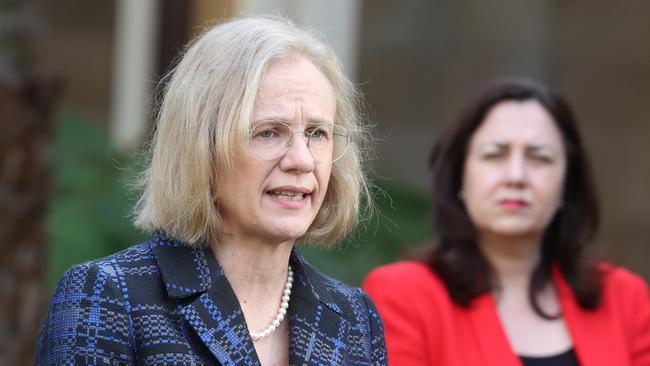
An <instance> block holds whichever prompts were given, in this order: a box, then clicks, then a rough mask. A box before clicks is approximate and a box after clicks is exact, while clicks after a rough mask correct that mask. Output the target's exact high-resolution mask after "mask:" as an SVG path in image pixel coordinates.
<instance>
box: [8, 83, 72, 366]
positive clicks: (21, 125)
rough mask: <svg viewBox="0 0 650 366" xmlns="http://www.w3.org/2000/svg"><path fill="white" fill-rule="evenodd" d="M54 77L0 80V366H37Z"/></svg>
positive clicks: (44, 298) (44, 296)
mask: <svg viewBox="0 0 650 366" xmlns="http://www.w3.org/2000/svg"><path fill="white" fill-rule="evenodd" d="M59 84H60V83H59V82H58V81H56V80H55V79H53V78H51V77H50V78H44V77H34V78H31V79H27V80H21V81H17V82H16V81H15V80H14V82H3V81H2V80H0V309H1V310H0V365H30V364H32V363H33V361H32V357H33V350H34V342H35V339H36V335H37V333H38V329H39V326H40V323H41V321H42V317H43V315H44V313H45V309H44V307H45V305H46V301H47V297H48V292H47V291H46V290H45V269H46V265H47V261H46V253H47V247H48V246H47V242H48V240H47V227H46V214H47V207H48V201H49V198H50V194H51V192H52V174H51V172H52V162H53V161H52V160H53V153H52V125H53V123H52V113H51V112H52V107H53V102H54V96H55V95H56V94H57V93H56V91H57V90H58V89H59Z"/></svg>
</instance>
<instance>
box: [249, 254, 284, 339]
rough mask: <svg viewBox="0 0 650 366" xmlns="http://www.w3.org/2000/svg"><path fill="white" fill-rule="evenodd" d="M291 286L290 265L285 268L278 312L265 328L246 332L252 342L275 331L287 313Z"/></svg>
mask: <svg viewBox="0 0 650 366" xmlns="http://www.w3.org/2000/svg"><path fill="white" fill-rule="evenodd" d="M292 286H293V270H292V269H291V266H289V269H288V270H287V281H286V282H285V284H284V290H283V291H282V301H281V302H280V308H279V309H278V313H277V314H276V315H275V318H273V321H272V322H271V324H269V325H267V326H266V328H264V329H262V330H261V331H260V332H252V331H251V330H249V331H248V333H249V334H250V336H251V339H253V342H256V341H259V340H260V339H262V338H264V337H268V336H269V335H270V334H271V333H273V332H275V330H276V329H278V327H279V326H280V323H281V322H282V321H283V320H284V316H285V315H286V314H287V309H288V308H289V297H290V296H291V287H292Z"/></svg>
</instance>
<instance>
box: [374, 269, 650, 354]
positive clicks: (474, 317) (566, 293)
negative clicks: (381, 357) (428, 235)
mask: <svg viewBox="0 0 650 366" xmlns="http://www.w3.org/2000/svg"><path fill="white" fill-rule="evenodd" d="M602 268H603V270H604V271H605V273H606V274H605V276H604V287H603V298H602V304H601V306H600V307H599V308H598V309H596V310H594V311H586V310H583V309H581V308H580V307H579V306H578V304H577V302H576V300H575V298H574V296H573V293H572V291H571V289H570V288H569V286H568V284H567V283H566V281H565V280H564V278H563V277H562V275H561V274H560V273H559V271H557V270H556V271H554V273H553V281H554V282H555V285H556V287H557V289H558V295H559V298H560V299H559V300H560V305H561V307H562V313H563V315H564V318H565V321H566V324H567V326H568V328H569V333H570V334H571V337H572V339H573V344H574V349H575V351H576V354H577V356H578V359H579V361H580V364H581V365H582V366H598V365H603V366H605V365H607V366H614V365H616V366H626V365H629V366H650V296H649V294H648V287H647V286H646V283H645V282H644V281H643V280H642V279H641V278H640V277H638V276H637V275H635V274H633V273H631V272H629V271H627V270H625V269H622V268H618V267H614V266H611V265H607V264H604V265H603V266H602ZM363 288H364V289H365V290H366V291H367V292H368V294H369V295H370V296H371V297H372V299H373V300H374V301H375V304H376V305H377V308H378V309H379V314H380V315H381V317H382V319H383V321H384V326H385V335H386V346H387V349H388V363H389V365H391V366H401V365H408V366H415V365H441V366H448V365H449V366H455V365H463V366H474V365H488V366H521V365H522V363H521V361H520V360H519V357H518V356H517V355H515V353H514V352H513V350H512V349H511V347H510V343H509V341H508V339H507V336H506V333H505V331H504V329H503V327H502V325H501V322H500V320H499V315H498V313H497V309H496V303H495V300H494V298H493V296H492V295H491V294H485V295H482V296H479V297H478V298H476V299H475V300H474V302H473V303H472V304H473V305H472V306H471V307H470V308H463V307H461V306H458V305H456V304H455V303H454V302H453V301H452V299H451V297H450V296H449V294H448V292H447V289H446V287H445V286H444V284H443V282H442V280H441V279H440V278H439V277H438V276H437V275H436V274H435V273H434V272H433V271H432V270H431V269H430V268H429V267H427V266H426V265H424V264H422V263H418V262H399V263H394V264H390V265H386V266H382V267H379V268H376V269H375V270H373V271H372V272H371V273H370V274H369V275H368V277H367V278H366V280H365V281H364V284H363Z"/></svg>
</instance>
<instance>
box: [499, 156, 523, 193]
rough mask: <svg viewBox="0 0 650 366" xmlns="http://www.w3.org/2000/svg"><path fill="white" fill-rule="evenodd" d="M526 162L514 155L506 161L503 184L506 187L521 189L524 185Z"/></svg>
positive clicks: (521, 157)
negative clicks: (504, 183)
mask: <svg viewBox="0 0 650 366" xmlns="http://www.w3.org/2000/svg"><path fill="white" fill-rule="evenodd" d="M526 170H527V169H526V160H525V158H524V157H523V156H521V155H519V154H514V155H513V156H511V157H510V159H508V162H507V164H506V166H505V172H504V173H505V177H504V178H505V182H506V184H507V185H510V186H514V187H521V186H524V185H526V177H527V172H526Z"/></svg>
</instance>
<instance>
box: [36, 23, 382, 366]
mask: <svg viewBox="0 0 650 366" xmlns="http://www.w3.org/2000/svg"><path fill="white" fill-rule="evenodd" d="M163 85H164V89H163V91H162V99H161V104H160V109H159V113H158V116H157V126H156V132H155V136H154V138H153V141H152V143H151V147H150V160H149V164H148V167H147V169H146V171H145V172H144V173H143V175H142V178H141V184H142V187H143V191H142V192H143V193H142V196H141V198H140V201H139V202H138V205H137V207H136V221H135V222H136V224H137V226H139V227H141V228H144V229H146V230H149V231H151V232H152V233H153V234H152V237H151V239H150V240H148V241H147V242H144V243H141V244H138V245H135V246H133V247H130V248H128V249H126V250H124V251H122V252H119V253H116V254H113V255H111V256H109V257H107V258H103V259H98V260H94V261H90V262H87V263H84V264H80V265H76V266H74V267H73V268H71V269H70V270H68V271H67V272H66V273H65V275H64V276H63V278H62V279H61V281H60V282H59V284H58V286H57V288H56V292H55V294H54V296H53V298H52V302H51V306H50V310H49V313H48V315H47V318H46V320H45V322H44V324H43V327H42V329H41V333H40V337H39V341H38V346H37V352H36V356H37V364H42V365H59V364H61V365H62V364H66V365H68V364H96V365H99V364H111V365H112V364H120V365H122V364H146V365H162V364H165V365H167V364H178V365H181V364H182V365H213V364H222V365H258V364H263V365H286V364H306V365H316V364H318V365H383V364H386V355H385V348H384V341H383V328H382V323H381V320H380V318H379V316H378V314H377V312H376V310H375V307H374V305H373V303H372V301H371V300H370V299H369V297H368V296H367V295H366V294H365V293H364V292H363V291H361V290H360V289H358V288H353V287H349V286H347V285H345V284H343V283H341V282H339V281H337V280H335V279H332V278H329V277H327V276H325V275H324V274H322V273H321V272H319V271H318V270H317V269H315V268H314V267H312V266H311V265H309V264H308V263H307V262H306V261H305V259H304V258H303V257H302V256H301V255H300V254H299V253H298V252H297V251H296V250H295V248H294V247H295V243H296V241H297V240H301V241H308V242H313V243H323V244H325V245H329V244H333V243H334V242H336V241H337V240H339V239H341V238H342V237H344V236H345V235H346V234H348V233H350V231H351V230H352V229H353V227H354V226H355V224H356V222H357V217H358V213H359V209H360V206H361V202H363V201H367V202H370V197H369V189H368V183H367V181H366V179H365V178H364V175H363V171H362V163H363V161H364V157H365V156H364V154H365V153H364V146H365V140H366V131H365V128H364V125H363V123H361V121H360V116H359V113H358V106H359V101H360V96H359V94H358V92H357V91H356V90H355V88H354V87H353V85H352V84H351V83H350V82H349V81H348V80H347V79H346V78H345V77H344V75H343V73H342V70H341V67H340V64H339V62H338V61H337V59H336V57H335V55H334V53H333V52H332V51H331V49H330V48H329V47H328V46H327V45H326V44H325V43H324V42H323V41H321V40H319V39H318V38H317V37H315V36H314V35H313V34H312V33H310V32H308V31H305V30H303V29H301V28H298V27H297V26H295V25H293V24H292V23H291V22H289V21H287V20H284V19H278V18H266V17H252V18H241V19H235V20H232V21H229V22H225V23H223V24H220V25H217V26H214V27H212V28H210V29H208V30H207V31H206V32H205V33H204V34H202V35H201V36H199V37H198V38H197V39H196V40H194V41H193V42H192V43H191V45H190V46H189V47H188V48H187V50H186V51H185V53H184V55H183V56H182V58H181V59H180V61H179V63H178V64H177V65H176V66H175V68H174V69H173V71H172V72H171V73H170V74H169V75H167V77H165V79H164V80H163Z"/></svg>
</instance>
